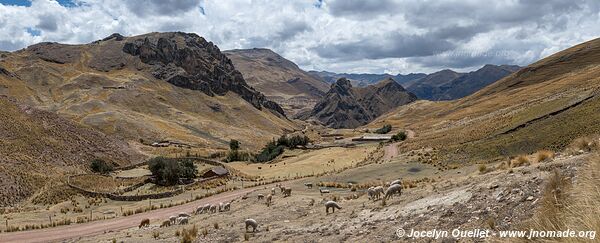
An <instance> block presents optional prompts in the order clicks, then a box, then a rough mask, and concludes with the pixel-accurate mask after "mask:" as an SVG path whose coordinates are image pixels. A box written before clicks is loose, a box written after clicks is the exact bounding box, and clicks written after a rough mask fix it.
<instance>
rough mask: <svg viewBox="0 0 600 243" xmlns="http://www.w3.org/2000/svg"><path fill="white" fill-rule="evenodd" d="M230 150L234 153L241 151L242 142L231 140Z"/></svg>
mask: <svg viewBox="0 0 600 243" xmlns="http://www.w3.org/2000/svg"><path fill="white" fill-rule="evenodd" d="M229 149H231V150H232V151H237V150H238V149H240V141H238V140H235V139H231V140H230V141H229Z"/></svg>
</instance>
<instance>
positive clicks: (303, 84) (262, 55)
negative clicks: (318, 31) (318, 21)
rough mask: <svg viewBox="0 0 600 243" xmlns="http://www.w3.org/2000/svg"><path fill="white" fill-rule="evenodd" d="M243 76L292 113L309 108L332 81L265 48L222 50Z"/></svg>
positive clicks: (321, 95)
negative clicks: (314, 74)
mask: <svg viewBox="0 0 600 243" xmlns="http://www.w3.org/2000/svg"><path fill="white" fill-rule="evenodd" d="M223 53H224V54H225V55H227V57H229V59H231V61H232V62H233V65H234V66H235V68H236V69H237V70H239V71H240V72H241V73H242V75H243V76H244V79H245V80H246V81H247V82H248V84H250V85H251V86H252V87H254V88H256V90H258V91H260V92H262V93H264V94H265V95H266V96H267V98H269V99H270V100H273V101H275V102H277V103H278V104H280V105H281V106H282V107H283V108H284V109H285V111H286V113H288V114H290V115H293V114H295V113H297V112H298V111H300V110H302V109H310V108H312V107H313V106H314V104H315V103H316V102H317V100H319V99H320V98H321V97H323V95H325V92H327V90H328V89H329V84H328V83H326V82H324V81H323V80H322V79H321V78H318V77H315V76H312V75H310V74H308V73H307V72H305V71H303V70H302V69H300V68H299V67H298V65H296V64H295V63H293V62H291V61H290V60H287V59H285V58H283V57H282V56H280V55H279V54H277V53H275V52H273V51H271V50H269V49H262V48H254V49H241V50H230V51H224V52H223Z"/></svg>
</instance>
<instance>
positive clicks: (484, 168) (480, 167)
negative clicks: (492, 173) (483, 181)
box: [477, 164, 487, 174]
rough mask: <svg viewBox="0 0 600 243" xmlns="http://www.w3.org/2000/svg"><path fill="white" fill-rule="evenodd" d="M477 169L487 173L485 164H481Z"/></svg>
mask: <svg viewBox="0 0 600 243" xmlns="http://www.w3.org/2000/svg"><path fill="white" fill-rule="evenodd" d="M477 169H478V170H479V173H481V174H485V173H487V166H485V165H483V164H481V165H479V167H477Z"/></svg>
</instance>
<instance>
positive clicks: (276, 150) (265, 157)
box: [255, 141, 284, 162]
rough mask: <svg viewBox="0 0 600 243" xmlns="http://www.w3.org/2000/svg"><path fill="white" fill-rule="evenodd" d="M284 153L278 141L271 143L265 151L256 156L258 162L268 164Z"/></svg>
mask: <svg viewBox="0 0 600 243" xmlns="http://www.w3.org/2000/svg"><path fill="white" fill-rule="evenodd" d="M283 151H284V146H283V145H278V144H277V142H276V141H271V142H269V143H268V144H267V145H266V146H265V147H264V148H263V150H262V151H261V152H260V153H259V154H258V155H256V158H255V159H256V161H257V162H267V161H271V160H273V159H274V158H275V157H277V156H279V155H280V154H282V153H283Z"/></svg>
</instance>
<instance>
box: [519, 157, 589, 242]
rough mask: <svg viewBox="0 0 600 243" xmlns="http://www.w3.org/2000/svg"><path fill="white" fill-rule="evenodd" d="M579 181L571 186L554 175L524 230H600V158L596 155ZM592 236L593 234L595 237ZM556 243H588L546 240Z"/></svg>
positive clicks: (560, 177) (580, 239)
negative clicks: (536, 210) (537, 208)
mask: <svg viewBox="0 0 600 243" xmlns="http://www.w3.org/2000/svg"><path fill="white" fill-rule="evenodd" d="M580 171H581V172H580V174H579V176H578V180H577V181H576V183H575V184H571V180H570V178H564V177H563V176H561V175H560V174H559V173H558V172H557V171H555V172H554V174H553V175H552V177H551V178H550V181H549V182H548V184H547V186H546V188H545V190H544V194H543V197H542V199H541V205H540V208H539V211H538V212H537V213H536V214H535V215H534V217H533V219H532V220H530V221H529V222H528V223H527V224H526V225H524V227H523V228H525V229H530V228H531V229H536V230H560V231H564V230H567V229H570V230H574V231H576V232H577V231H591V230H598V229H600V206H599V205H598V202H599V201H600V188H599V185H600V174H599V172H598V171H600V157H598V155H595V156H594V157H592V158H591V159H590V160H589V163H588V164H587V165H586V168H583V169H582V170H580ZM594 236H595V234H594ZM545 240H547V241H554V242H556V241H558V242H590V238H560V239H545Z"/></svg>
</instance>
